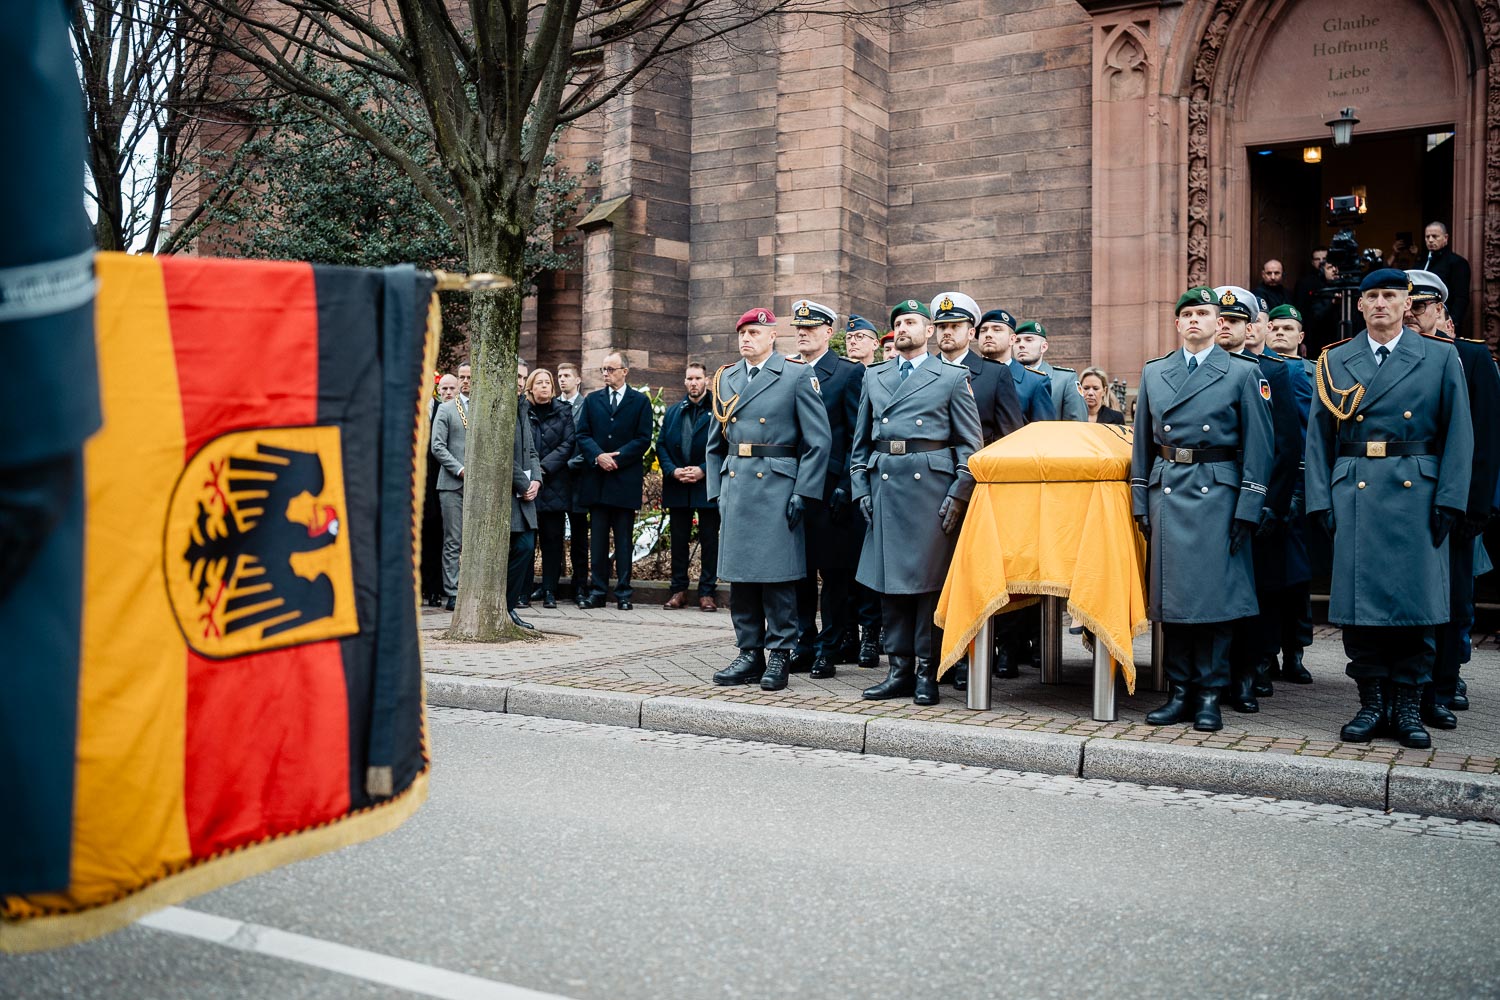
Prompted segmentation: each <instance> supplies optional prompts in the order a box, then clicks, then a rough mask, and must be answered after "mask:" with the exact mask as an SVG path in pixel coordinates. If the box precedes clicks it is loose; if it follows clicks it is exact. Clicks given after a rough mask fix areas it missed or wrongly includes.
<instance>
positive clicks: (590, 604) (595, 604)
mask: <svg viewBox="0 0 1500 1000" xmlns="http://www.w3.org/2000/svg"><path fill="white" fill-rule="evenodd" d="M578 606H579V607H580V608H602V607H604V598H602V597H585V598H583V599H581V600H580V601H579V602H578Z"/></svg>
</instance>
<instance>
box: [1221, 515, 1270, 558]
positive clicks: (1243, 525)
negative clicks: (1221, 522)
mask: <svg viewBox="0 0 1500 1000" xmlns="http://www.w3.org/2000/svg"><path fill="white" fill-rule="evenodd" d="M1263 509H1264V508H1263ZM1259 526H1260V525H1259V522H1256V521H1242V520H1240V519H1239V518H1235V519H1234V524H1233V526H1231V527H1230V529H1229V554H1230V555H1234V554H1235V553H1237V552H1239V550H1240V549H1242V548H1244V547H1245V543H1246V542H1248V541H1249V540H1250V538H1251V536H1252V535H1254V534H1255V530H1256V528H1258V527H1259Z"/></svg>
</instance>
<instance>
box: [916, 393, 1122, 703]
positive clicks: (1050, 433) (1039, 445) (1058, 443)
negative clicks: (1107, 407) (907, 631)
mask: <svg viewBox="0 0 1500 1000" xmlns="http://www.w3.org/2000/svg"><path fill="white" fill-rule="evenodd" d="M1130 438H1131V435H1130V431H1129V429H1128V428H1125V427H1121V426H1118V425H1113V426H1112V425H1108V424H1086V423H1077V422H1072V421H1060V420H1049V421H1041V422H1038V423H1033V424H1028V425H1027V426H1025V427H1023V428H1022V429H1021V430H1019V431H1017V432H1015V433H1014V434H1010V435H1008V436H1006V437H1005V438H1002V439H1001V440H999V441H996V442H995V443H994V444H992V445H990V446H989V447H987V448H985V449H984V450H983V451H980V452H978V453H976V454H975V455H974V457H973V459H971V460H970V462H969V469H970V471H972V472H973V474H974V479H975V480H976V485H975V487H974V496H973V499H972V500H971V501H970V503H969V510H968V514H967V515H966V516H965V518H964V525H963V531H962V533H961V534H960V535H959V539H958V548H957V550H956V551H955V552H954V555H953V563H952V565H951V566H950V567H949V569H948V579H947V580H946V582H945V583H944V584H943V592H942V595H941V596H940V597H939V599H938V609H937V614H936V616H935V618H936V621H937V623H938V624H939V625H940V626H942V628H943V658H942V667H941V670H942V672H946V671H947V670H948V668H949V667H951V666H952V665H953V664H954V663H956V662H958V660H959V659H960V658H961V657H963V655H964V653H965V652H966V651H967V648H968V645H969V643H970V642H971V641H972V640H973V638H974V636H975V635H976V634H977V633H978V632H979V629H980V626H981V625H982V624H983V623H984V621H985V619H986V618H988V617H989V616H991V615H994V614H996V613H1000V612H1004V611H1008V610H1015V609H1016V608H1019V607H1024V606H1025V603H1026V602H1016V601H1015V599H1016V598H1019V597H1023V596H1028V595H1037V594H1048V595H1052V596H1054V597H1066V598H1067V599H1068V613H1069V614H1070V615H1072V617H1073V620H1074V621H1075V622H1078V623H1079V624H1081V625H1083V626H1084V627H1085V628H1087V629H1088V630H1089V631H1090V632H1093V633H1094V635H1095V636H1097V637H1098V639H1099V641H1101V642H1103V643H1104V646H1105V648H1106V649H1108V650H1109V652H1110V655H1112V656H1113V657H1114V658H1115V660H1116V661H1117V662H1118V663H1119V664H1120V669H1121V672H1122V673H1123V674H1124V675H1125V684H1126V687H1127V688H1128V689H1129V690H1130V691H1131V692H1132V693H1134V691H1135V663H1134V659H1133V657H1132V654H1131V640H1132V639H1133V638H1134V637H1135V636H1137V635H1140V634H1141V633H1142V632H1145V631H1146V629H1147V627H1148V625H1149V623H1148V622H1147V620H1146V588H1145V570H1146V559H1145V546H1144V543H1143V541H1142V539H1141V536H1140V533H1139V532H1138V531H1137V530H1136V527H1135V522H1134V521H1133V520H1132V519H1131V516H1130V484H1129V480H1130ZM1013 602H1014V603H1013Z"/></svg>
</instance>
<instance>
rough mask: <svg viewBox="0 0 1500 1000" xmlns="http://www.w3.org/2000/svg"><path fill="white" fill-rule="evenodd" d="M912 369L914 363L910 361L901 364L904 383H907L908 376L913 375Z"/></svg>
mask: <svg viewBox="0 0 1500 1000" xmlns="http://www.w3.org/2000/svg"><path fill="white" fill-rule="evenodd" d="M911 369H912V363H911V362H910V361H902V362H901V381H903V382H905V381H906V376H908V375H910V374H911Z"/></svg>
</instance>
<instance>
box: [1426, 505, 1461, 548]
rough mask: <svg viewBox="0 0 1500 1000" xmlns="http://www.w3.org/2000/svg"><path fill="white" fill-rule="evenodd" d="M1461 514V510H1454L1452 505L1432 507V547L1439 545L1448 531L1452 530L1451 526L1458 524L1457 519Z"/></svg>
mask: <svg viewBox="0 0 1500 1000" xmlns="http://www.w3.org/2000/svg"><path fill="white" fill-rule="evenodd" d="M1463 516H1464V513H1463V511H1461V510H1454V509H1453V508H1452V507H1434V508H1432V547H1433V548H1437V547H1438V546H1439V545H1442V544H1443V539H1445V538H1447V537H1448V533H1449V532H1450V531H1452V530H1453V526H1454V525H1456V524H1458V522H1459V520H1460V519H1461V518H1462V517H1463Z"/></svg>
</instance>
